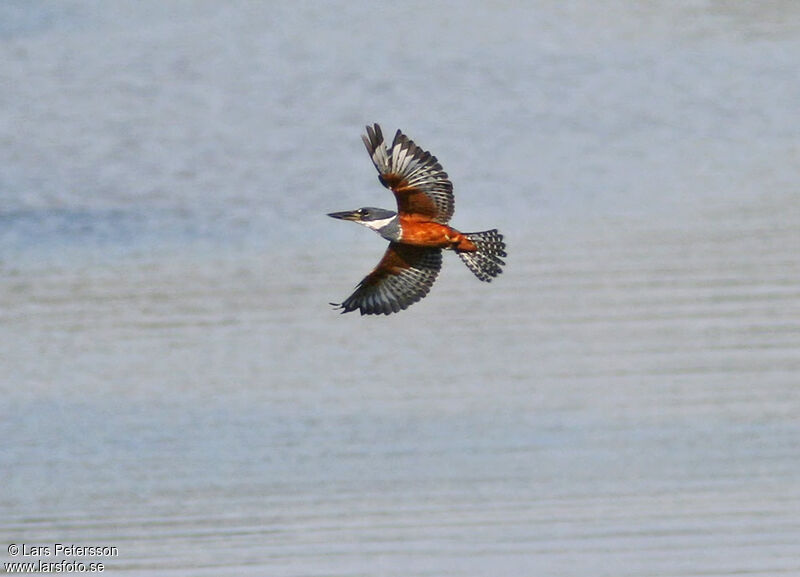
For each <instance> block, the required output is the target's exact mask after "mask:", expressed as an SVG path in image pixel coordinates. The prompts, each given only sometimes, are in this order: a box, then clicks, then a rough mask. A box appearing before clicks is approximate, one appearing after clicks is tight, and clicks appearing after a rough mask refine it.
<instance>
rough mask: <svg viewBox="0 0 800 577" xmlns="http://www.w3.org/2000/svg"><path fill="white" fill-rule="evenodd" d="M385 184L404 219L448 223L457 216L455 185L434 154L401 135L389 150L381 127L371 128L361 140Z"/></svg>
mask: <svg viewBox="0 0 800 577" xmlns="http://www.w3.org/2000/svg"><path fill="white" fill-rule="evenodd" d="M361 138H362V139H363V140H364V144H365V145H366V147H367V151H368V152H369V155H370V156H371V157H372V163H373V164H374V165H375V168H377V169H378V173H379V176H378V179H379V180H380V181H381V184H383V186H385V187H386V188H389V189H391V191H392V192H394V196H395V198H396V199H397V212H398V213H399V214H400V215H401V216H405V217H411V218H414V217H416V218H420V219H421V220H432V221H434V222H439V223H441V224H446V223H447V221H449V220H450V218H451V217H452V216H453V210H454V203H453V183H452V182H450V181H449V180H448V178H447V173H446V172H445V171H444V170H442V165H441V164H439V161H438V160H436V157H435V156H433V155H432V154H431V153H430V152H428V151H426V150H422V149H421V148H420V147H419V146H417V145H416V144H414V142H413V141H412V140H409V138H408V137H407V136H406V135H405V134H403V133H402V132H400V131H399V130H398V131H397V133H396V134H395V135H394V142H392V147H391V149H388V150H387V148H386V145H385V144H384V141H383V134H382V133H381V127H380V126H378V125H377V124H375V125H374V126H367V134H365V135H363V136H362V137H361Z"/></svg>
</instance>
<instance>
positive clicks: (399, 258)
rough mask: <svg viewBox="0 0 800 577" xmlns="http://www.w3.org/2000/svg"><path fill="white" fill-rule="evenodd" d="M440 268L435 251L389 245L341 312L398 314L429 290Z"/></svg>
mask: <svg viewBox="0 0 800 577" xmlns="http://www.w3.org/2000/svg"><path fill="white" fill-rule="evenodd" d="M441 267H442V251H441V250H440V249H438V248H429V247H424V246H413V245H408V244H399V243H395V242H392V243H389V248H387V249H386V252H385V253H384V255H383V258H382V259H381V261H380V262H379V263H378V266H376V267H375V270H373V271H372V272H371V273H369V274H368V275H367V276H366V277H364V280H362V281H361V282H360V283H359V284H358V286H357V287H356V290H355V292H354V293H353V294H352V295H350V296H349V297H348V298H347V300H345V301H344V302H343V303H341V304H339V305H337V304H335V303H331V304H334V305H335V306H337V307H338V308H341V309H342V313H349V312H350V311H354V310H356V309H361V314H362V315H377V314H381V313H382V314H385V315H388V314H390V313H396V312H399V311H401V310H403V309H405V308H407V307H409V306H410V305H412V304H414V303H415V302H417V301H418V300H420V299H421V298H423V297H424V296H425V295H427V294H428V291H430V290H431V286H432V285H433V282H434V281H435V280H436V275H438V274H439V269H440V268H441Z"/></svg>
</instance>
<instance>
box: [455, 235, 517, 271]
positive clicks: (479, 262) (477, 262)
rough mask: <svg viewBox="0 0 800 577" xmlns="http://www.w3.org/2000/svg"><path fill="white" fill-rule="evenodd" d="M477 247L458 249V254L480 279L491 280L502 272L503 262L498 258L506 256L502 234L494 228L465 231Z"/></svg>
mask: <svg viewBox="0 0 800 577" xmlns="http://www.w3.org/2000/svg"><path fill="white" fill-rule="evenodd" d="M464 236H465V237H467V238H468V239H469V240H470V241H472V243H473V244H474V245H475V246H476V247H477V250H475V251H458V256H460V257H461V260H463V261H464V264H465V265H467V267H468V268H469V270H471V271H472V272H473V273H474V274H475V276H476V277H478V278H479V279H481V280H482V281H486V282H492V279H493V278H494V277H496V276H497V275H499V274H500V273H501V272H503V269H502V268H501V267H503V266H505V264H506V263H505V262H504V261H503V260H502V259H501V258H500V257H504V256H506V243H504V242H503V235H502V234H500V233H499V232H497V229H496V228H493V229H492V230H485V231H483V232H470V233H465V234H464Z"/></svg>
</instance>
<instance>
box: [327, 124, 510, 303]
mask: <svg viewBox="0 0 800 577" xmlns="http://www.w3.org/2000/svg"><path fill="white" fill-rule="evenodd" d="M361 138H362V140H363V141H364V145H365V146H366V147H367V152H369V155H370V157H371V158H372V163H373V164H374V165H375V168H377V169H378V180H379V181H380V183H381V184H382V185H383V186H385V187H386V188H388V189H389V190H391V191H392V192H393V193H394V196H395V200H396V201H397V212H394V211H391V210H386V209H383V208H374V207H371V206H366V207H363V208H359V209H357V210H351V211H345V212H333V213H330V214H328V216H330V217H333V218H338V219H341V220H351V221H353V222H357V223H359V224H361V225H364V226H366V227H367V228H370V229H372V230H374V231H375V232H377V233H378V234H379V235H381V236H382V237H383V238H385V239H386V240H388V241H389V247H388V248H387V249H386V252H385V253H384V255H383V258H381V260H380V262H379V263H378V265H377V266H376V267H375V268H374V269H373V271H372V272H371V273H369V274H368V275H367V276H366V277H364V279H363V280H362V281H361V282H360V283H359V284H358V286H356V289H355V292H353V294H352V295H350V296H349V297H347V299H346V300H345V301H344V302H341V303H331V305H333V306H334V307H335V308H336V309H341V312H342V313H349V312H351V311H354V310H356V309H358V310H360V311H361V314H362V315H378V314H384V315H388V314H391V313H396V312H399V311H401V310H404V309H406V308H408V307H409V306H411V305H412V304H414V303H415V302H417V301H419V300H420V299H422V298H423V297H425V296H426V295H427V294H428V292H429V291H430V289H431V286H432V285H433V283H434V281H435V280H436V277H437V276H438V274H439V270H440V269H441V267H442V250H453V251H455V253H456V254H457V255H458V256H459V257H461V260H462V261H464V264H466V265H467V267H468V268H469V270H471V271H472V272H473V273H474V274H475V276H476V277H478V278H479V279H480V280H482V281H485V282H491V280H492V279H493V278H494V277H496V276H497V275H499V274H500V273H501V272H503V269H502V267H503V266H505V262H504V261H503V260H502V259H503V257H505V256H506V252H505V249H506V245H505V243H504V242H503V235H502V234H500V233H499V232H498V231H497V229H492V230H486V231H483V232H470V233H463V232H459V231H458V230H456V229H455V228H452V227H451V226H449V225H448V224H447V223H448V222H449V221H450V218H451V217H452V216H453V210H454V208H455V205H454V201H453V183H452V182H450V180H449V179H448V176H447V173H446V172H445V171H444V170H442V165H441V164H439V161H438V160H437V159H436V157H435V156H433V155H432V154H431V153H430V152H428V151H427V150H423V149H422V148H420V147H419V146H417V145H416V144H415V143H414V142H413V141H412V140H411V139H409V138H408V137H407V136H406V135H405V134H403V133H402V132H401V131H400V130H398V131H397V133H395V135H394V140H393V141H392V145H391V147H387V146H386V144H385V143H384V140H383V133H382V132H381V127H380V126H379V125H378V124H375V125H373V126H367V133H366V134H365V135H362V137H361Z"/></svg>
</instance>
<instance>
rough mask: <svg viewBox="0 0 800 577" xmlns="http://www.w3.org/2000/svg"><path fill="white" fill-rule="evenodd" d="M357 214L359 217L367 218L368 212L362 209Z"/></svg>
mask: <svg viewBox="0 0 800 577" xmlns="http://www.w3.org/2000/svg"><path fill="white" fill-rule="evenodd" d="M358 212H359V214H360V215H361V216H369V211H368V210H367V209H366V208H362V209H361V210H359V211H358Z"/></svg>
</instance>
